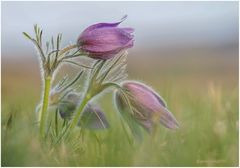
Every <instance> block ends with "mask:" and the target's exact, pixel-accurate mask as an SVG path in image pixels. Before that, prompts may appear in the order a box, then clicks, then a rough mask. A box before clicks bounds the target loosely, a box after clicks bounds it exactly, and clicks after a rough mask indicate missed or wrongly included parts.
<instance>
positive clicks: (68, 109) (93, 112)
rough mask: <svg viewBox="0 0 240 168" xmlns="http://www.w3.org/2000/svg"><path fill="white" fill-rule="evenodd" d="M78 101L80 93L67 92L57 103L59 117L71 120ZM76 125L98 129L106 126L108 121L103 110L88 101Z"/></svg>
mask: <svg viewBox="0 0 240 168" xmlns="http://www.w3.org/2000/svg"><path fill="white" fill-rule="evenodd" d="M79 101H81V96H80V94H78V93H75V92H70V93H68V94H67V95H66V97H64V99H63V100H62V101H61V102H60V103H59V105H58V109H59V113H60V116H61V118H62V119H65V120H71V119H72V117H73V116H74V113H75V110H76V108H77V105H78V103H79ZM78 126H80V127H82V128H87V129H95V130H96V129H97V130H98V129H106V128H108V127H109V123H108V121H107V119H106V116H105V114H104V112H103V111H102V110H101V109H100V108H99V107H97V106H96V105H93V104H91V103H88V104H87V105H86V107H85V108H84V110H83V112H82V114H81V116H80V119H79V122H78Z"/></svg>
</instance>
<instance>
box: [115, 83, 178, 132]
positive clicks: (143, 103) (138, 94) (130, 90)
mask: <svg viewBox="0 0 240 168" xmlns="http://www.w3.org/2000/svg"><path fill="white" fill-rule="evenodd" d="M122 87H123V88H124V89H125V90H126V91H127V93H126V94H125V96H123V94H122V93H121V92H120V91H117V93H116V96H115V100H116V105H117V108H118V109H119V111H120V112H122V113H123V112H127V113H128V114H130V115H131V116H132V118H133V119H134V120H136V121H137V123H138V124H140V125H141V126H143V127H144V128H145V129H146V130H148V131H151V129H152V126H153V124H154V123H156V122H160V123H161V124H162V125H164V126H165V127H167V128H170V129H176V128H178V126H179V124H178V122H177V120H176V119H175V117H174V116H173V114H172V113H171V112H170V111H168V109H167V107H166V103H165V102H164V100H163V99H162V98H161V97H160V96H159V95H158V94H157V93H155V92H154V91H153V90H152V89H151V88H149V87H148V86H146V85H144V84H142V83H139V82H135V81H126V82H124V83H122ZM126 97H128V100H129V101H128V103H127V101H126ZM129 104H130V105H131V107H130V108H129Z"/></svg>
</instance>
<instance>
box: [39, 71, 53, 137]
mask: <svg viewBox="0 0 240 168" xmlns="http://www.w3.org/2000/svg"><path fill="white" fill-rule="evenodd" d="M51 80H52V77H51V76H48V77H46V78H45V80H44V94H43V100H42V101H43V102H42V110H41V114H40V127H39V131H40V135H41V137H42V138H43V137H44V135H45V126H46V120H47V109H48V101H49V93H50V89H51Z"/></svg>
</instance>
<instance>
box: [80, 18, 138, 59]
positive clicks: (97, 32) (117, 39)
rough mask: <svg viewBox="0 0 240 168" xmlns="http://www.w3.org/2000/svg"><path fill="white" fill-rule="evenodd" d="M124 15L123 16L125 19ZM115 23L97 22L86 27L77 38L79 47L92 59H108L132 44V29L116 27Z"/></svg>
mask: <svg viewBox="0 0 240 168" xmlns="http://www.w3.org/2000/svg"><path fill="white" fill-rule="evenodd" d="M125 18H126V17H124V19H125ZM124 19H122V20H121V21H120V22H116V23H98V24H94V25H91V26H89V27H88V28H86V29H85V30H84V31H83V32H82V34H81V35H80V36H79V38H78V40H77V45H78V47H79V49H81V50H82V51H84V52H87V53H88V54H89V57H91V58H94V59H102V60H106V59H110V58H112V57H114V55H116V54H117V53H119V52H120V51H122V50H124V49H127V48H131V47H132V46H133V35H132V34H131V33H133V31H134V30H133V29H132V28H118V27H117V26H118V25H119V24H120V23H121V22H122V21H123V20H124Z"/></svg>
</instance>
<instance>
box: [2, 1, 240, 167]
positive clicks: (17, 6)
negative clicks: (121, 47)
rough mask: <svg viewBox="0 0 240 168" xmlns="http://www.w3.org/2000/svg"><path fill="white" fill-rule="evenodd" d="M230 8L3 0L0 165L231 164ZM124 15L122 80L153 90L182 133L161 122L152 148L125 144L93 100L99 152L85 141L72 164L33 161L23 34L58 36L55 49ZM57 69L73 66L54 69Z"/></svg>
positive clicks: (33, 99) (37, 80) (234, 39)
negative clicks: (39, 31)
mask: <svg viewBox="0 0 240 168" xmlns="http://www.w3.org/2000/svg"><path fill="white" fill-rule="evenodd" d="M238 10H239V9H238V2H2V10H1V12H2V13H1V14H2V18H1V19H2V26H1V35H2V36H1V61H2V80H1V82H2V113H1V116H2V165H4V166H21V165H25V166H26V165H30V166H33V165H37V166H40V165H54V166H59V165H63V166H64V165H65V166H71V165H72V166H81V165H87V166H89V165H90V166H237V165H238V145H239V144H238V131H239V130H238V125H239V124H238V62H239V61H238V59H239V58H238V55H239V53H238V52H239V49H238V46H239V32H238V30H239V27H238V25H239V22H238V20H239V17H238ZM125 14H127V15H128V19H127V20H125V21H124V22H123V23H122V24H121V26H130V27H133V28H135V33H134V34H135V45H134V47H133V48H132V49H130V50H129V56H128V67H127V71H128V73H129V79H135V80H140V81H144V82H145V83H146V84H148V85H150V86H152V87H153V88H154V89H155V90H156V91H157V92H158V93H160V94H161V96H162V97H163V98H165V100H166V101H167V103H168V107H169V109H170V110H171V111H172V112H173V113H174V115H175V116H176V118H177V119H178V121H179V122H180V124H181V128H180V129H179V130H178V131H176V132H172V131H169V130H167V129H164V128H162V127H161V126H160V130H159V131H158V134H157V137H158V138H157V139H156V140H155V141H154V142H152V141H151V140H149V139H148V138H146V140H145V141H144V142H143V143H142V144H138V145H137V147H134V148H131V147H129V144H127V143H126V142H125V140H124V135H121V127H120V126H119V125H120V124H119V122H118V119H117V118H116V115H114V110H115V109H114V107H113V103H112V102H111V95H110V94H107V95H106V96H105V97H104V98H103V99H102V100H100V101H101V102H102V103H101V104H102V106H103V108H104V109H105V111H107V116H108V118H109V119H111V125H112V128H111V131H110V132H111V133H109V134H108V135H104V137H110V140H109V139H108V138H106V139H108V140H109V141H107V142H109V143H107V144H105V143H106V142H103V144H104V145H105V148H104V149H105V150H104V151H102V152H103V153H101V154H99V153H98V152H96V149H95V148H93V147H92V146H91V144H88V143H87V144H85V146H84V147H85V148H83V150H87V151H89V152H85V153H84V155H82V154H81V155H79V156H76V157H77V158H78V159H77V161H76V160H74V159H73V160H74V161H72V160H71V159H69V158H68V157H64V156H65V155H64V154H63V155H61V156H60V157H62V160H61V159H60V161H58V162H57V161H56V160H55V159H50V158H51V157H50V158H46V157H42V155H41V152H39V149H40V147H39V146H38V145H37V143H36V142H35V141H36V139H34V138H33V137H31V136H32V134H34V133H32V132H34V129H32V128H31V126H30V125H31V124H30V123H31V122H33V120H34V110H35V106H36V105H37V103H38V102H39V100H40V96H41V76H40V71H39V65H38V56H37V54H36V52H35V49H34V48H33V46H32V44H31V43H30V42H29V41H28V40H26V39H25V38H24V37H23V35H22V32H23V31H25V32H28V33H30V34H33V25H34V24H38V25H39V26H41V27H42V28H43V30H44V34H43V37H44V39H45V40H49V39H50V38H51V36H52V35H53V36H56V35H57V33H63V43H62V45H63V46H64V45H67V44H69V43H75V42H76V40H77V37H78V35H79V34H80V33H81V31H82V30H84V28H86V27H87V26H89V25H91V24H93V23H97V22H115V21H118V20H120V19H121V17H122V16H124V15H125ZM65 69H73V68H71V67H64V68H63V69H62V70H61V71H60V72H59V73H60V74H61V73H64V70H65ZM72 71H74V72H76V71H78V69H76V68H75V69H73V70H72ZM9 120H10V121H9ZM9 122H10V123H12V126H11V130H10V131H6V129H5V128H6V125H8V124H9ZM8 132H10V133H8ZM30 133H31V134H30ZM100 134H101V133H100ZM99 136H103V135H99ZM149 144H152V146H149ZM116 145H118V147H116ZM110 148H111V150H110ZM108 149H109V150H108ZM114 156H115V157H114ZM94 157H95V158H96V159H93V158H94ZM63 158H64V159H63ZM80 158H81V159H80ZM83 158H85V159H83ZM91 158H92V159H91Z"/></svg>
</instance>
